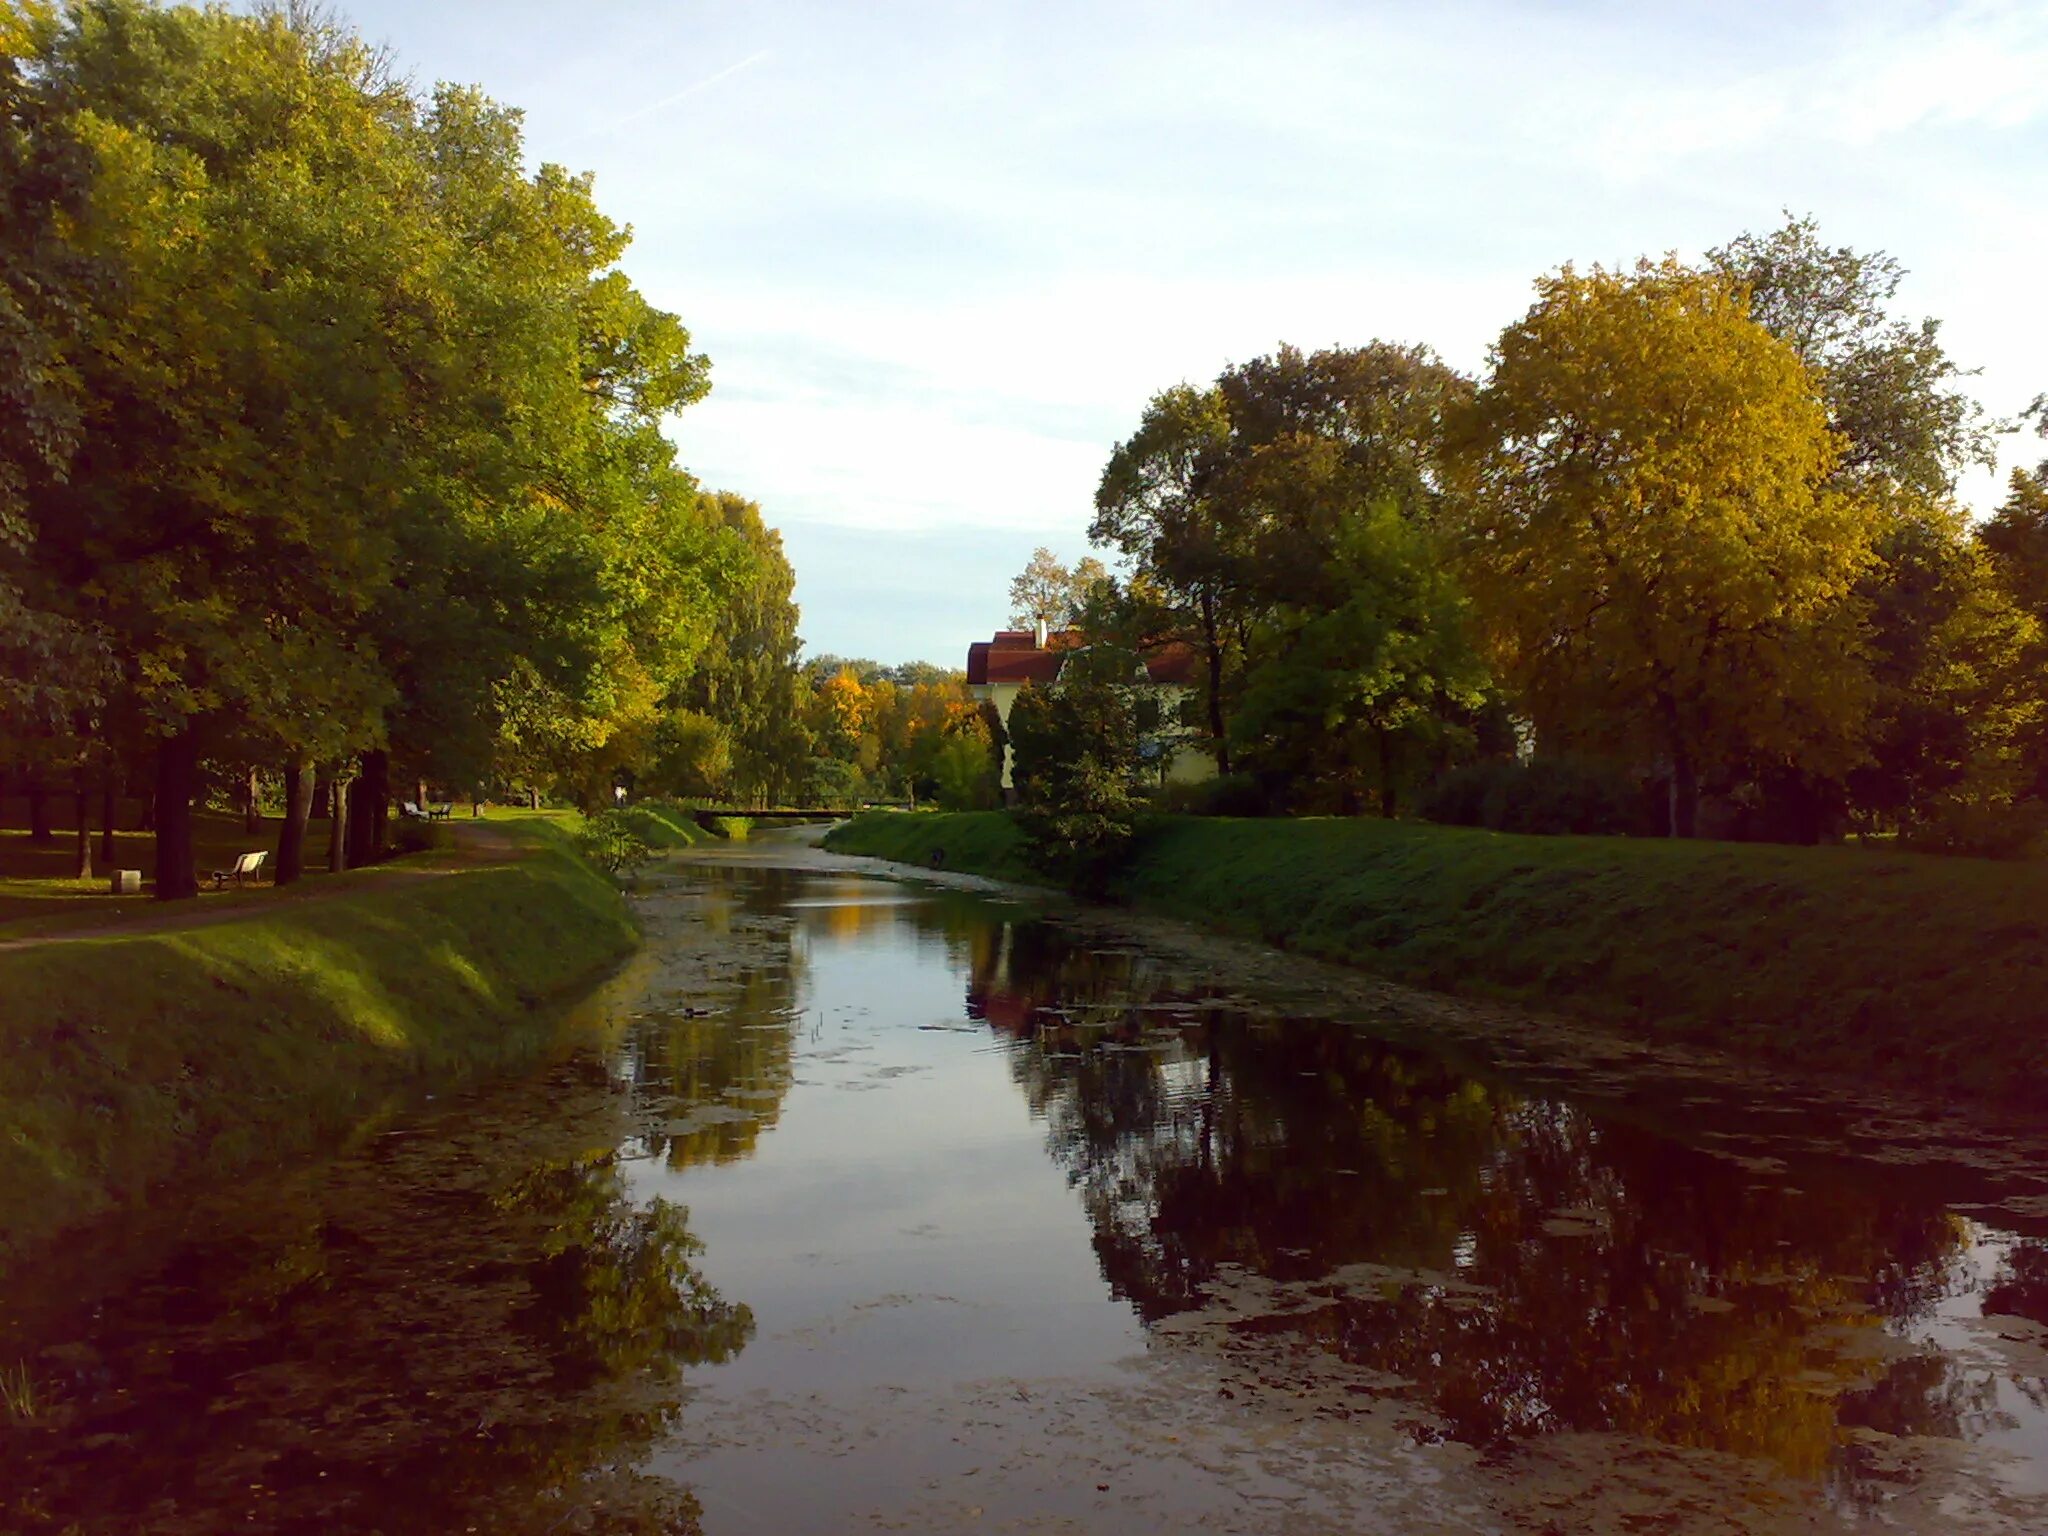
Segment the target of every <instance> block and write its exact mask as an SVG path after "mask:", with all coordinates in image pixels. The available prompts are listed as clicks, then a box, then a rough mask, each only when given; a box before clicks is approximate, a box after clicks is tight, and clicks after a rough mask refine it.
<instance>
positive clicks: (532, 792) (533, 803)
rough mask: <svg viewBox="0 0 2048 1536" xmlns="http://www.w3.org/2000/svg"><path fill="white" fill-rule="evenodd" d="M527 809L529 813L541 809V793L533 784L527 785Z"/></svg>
mask: <svg viewBox="0 0 2048 1536" xmlns="http://www.w3.org/2000/svg"><path fill="white" fill-rule="evenodd" d="M526 808H527V809H528V810H529V811H537V810H539V809H540V791H539V790H537V789H535V788H534V787H533V786H532V785H531V784H529V785H527V787H526Z"/></svg>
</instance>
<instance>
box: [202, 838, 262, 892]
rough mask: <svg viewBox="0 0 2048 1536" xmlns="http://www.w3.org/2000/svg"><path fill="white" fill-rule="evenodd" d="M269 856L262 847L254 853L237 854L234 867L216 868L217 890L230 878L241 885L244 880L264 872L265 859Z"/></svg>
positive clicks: (215, 882)
mask: <svg viewBox="0 0 2048 1536" xmlns="http://www.w3.org/2000/svg"><path fill="white" fill-rule="evenodd" d="M269 857H270V855H269V854H268V853H267V852H265V851H264V850H262V849H260V848H259V849H257V850H256V852H254V853H243V854H237V855H236V856H235V862H234V865H233V867H231V868H229V869H216V870H215V871H214V872H213V888H214V889H215V890H216V891H217V890H219V889H220V888H221V887H222V886H224V885H226V884H227V883H228V882H229V881H230V880H232V881H234V882H235V884H237V885H240V884H241V883H242V882H243V881H244V880H253V879H255V878H256V877H257V876H258V875H260V874H261V873H262V872H263V861H264V860H265V859H267V858H269Z"/></svg>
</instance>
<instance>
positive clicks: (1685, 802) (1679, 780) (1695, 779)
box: [1671, 747, 1700, 837]
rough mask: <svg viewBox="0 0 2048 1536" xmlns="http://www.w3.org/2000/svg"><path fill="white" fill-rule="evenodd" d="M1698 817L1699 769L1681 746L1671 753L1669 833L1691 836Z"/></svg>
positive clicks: (1697, 824)
mask: <svg viewBox="0 0 2048 1536" xmlns="http://www.w3.org/2000/svg"><path fill="white" fill-rule="evenodd" d="M1699 819H1700V780H1699V770H1697V769H1696V768H1694V767H1693V763H1692V754H1691V753H1690V752H1688V751H1686V750H1685V749H1684V748H1683V747H1675V748H1673V749H1672V753H1671V835H1672V836H1673V837H1692V836H1693V835H1695V830H1696V829H1697V828H1698V826H1699Z"/></svg>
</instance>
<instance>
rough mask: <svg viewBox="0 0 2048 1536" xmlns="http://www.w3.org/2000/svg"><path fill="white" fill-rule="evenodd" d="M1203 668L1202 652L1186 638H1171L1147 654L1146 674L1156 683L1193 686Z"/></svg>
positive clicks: (1184, 686) (1185, 686)
mask: <svg viewBox="0 0 2048 1536" xmlns="http://www.w3.org/2000/svg"><path fill="white" fill-rule="evenodd" d="M1201 670H1202V653H1201V652H1200V651H1198V650H1196V649H1195V648H1194V647H1193V646H1192V645H1189V644H1188V643H1187V642H1186V641H1185V640H1169V641H1168V642H1167V643H1166V644H1164V645H1162V646H1159V647H1157V648H1156V649H1154V650H1152V651H1149V652H1147V653H1146V656H1145V675H1146V676H1147V677H1149V678H1151V679H1152V681H1153V682H1155V683H1172V684H1175V685H1176V686H1178V687H1182V688H1192V687H1193V686H1194V684H1195V679H1196V678H1197V677H1199V676H1200V675H1201Z"/></svg>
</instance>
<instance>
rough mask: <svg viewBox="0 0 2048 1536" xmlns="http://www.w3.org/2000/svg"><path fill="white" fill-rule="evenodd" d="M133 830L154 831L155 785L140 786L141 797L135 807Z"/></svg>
mask: <svg viewBox="0 0 2048 1536" xmlns="http://www.w3.org/2000/svg"><path fill="white" fill-rule="evenodd" d="M135 830H136V831H138V832H154V831H155V830H156V785H155V784H154V783H150V784H145V785H143V786H142V795H141V798H140V799H139V801H138V802H137V804H136V807H135Z"/></svg>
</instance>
